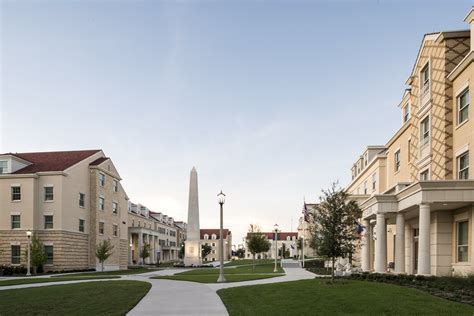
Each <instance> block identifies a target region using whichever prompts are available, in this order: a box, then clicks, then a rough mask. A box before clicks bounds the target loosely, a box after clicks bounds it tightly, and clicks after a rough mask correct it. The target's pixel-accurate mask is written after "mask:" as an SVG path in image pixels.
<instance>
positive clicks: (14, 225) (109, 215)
mask: <svg viewBox="0 0 474 316" xmlns="http://www.w3.org/2000/svg"><path fill="white" fill-rule="evenodd" d="M0 169H1V172H0V264H13V265H16V264H26V260H25V256H24V255H23V254H24V252H25V249H26V247H27V236H26V232H27V231H28V230H31V231H32V232H33V233H35V234H37V236H38V238H39V239H40V240H41V241H42V242H43V244H44V245H45V250H46V252H47V255H48V260H47V262H46V265H45V269H46V270H55V271H59V270H70V269H89V268H96V267H98V266H99V262H98V261H97V259H96V257H95V248H96V245H97V244H98V243H100V242H101V241H102V240H104V239H110V240H111V242H112V245H113V246H114V251H113V254H112V256H111V257H110V258H109V259H108V260H107V261H106V264H105V267H106V268H107V269H121V268H126V267H127V252H126V249H127V224H126V222H127V195H126V194H125V192H124V190H123V188H122V186H121V184H120V180H121V178H120V175H119V174H118V172H117V170H116V169H115V166H114V164H113V163H112V161H111V160H110V159H109V158H108V157H106V156H105V155H104V153H103V152H102V150H85V151H68V152H46V153H15V154H13V153H8V154H3V155H0Z"/></svg>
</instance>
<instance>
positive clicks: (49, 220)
mask: <svg viewBox="0 0 474 316" xmlns="http://www.w3.org/2000/svg"><path fill="white" fill-rule="evenodd" d="M44 229H53V215H45V216H44Z"/></svg>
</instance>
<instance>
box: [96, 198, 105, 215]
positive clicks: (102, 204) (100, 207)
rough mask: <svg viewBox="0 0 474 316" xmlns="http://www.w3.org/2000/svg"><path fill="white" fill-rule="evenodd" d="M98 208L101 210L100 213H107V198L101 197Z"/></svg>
mask: <svg viewBox="0 0 474 316" xmlns="http://www.w3.org/2000/svg"><path fill="white" fill-rule="evenodd" d="M101 201H102V203H101ZM97 208H98V209H99V211H105V198H104V197H102V196H99V200H98V205H97Z"/></svg>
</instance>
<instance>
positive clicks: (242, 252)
mask: <svg viewBox="0 0 474 316" xmlns="http://www.w3.org/2000/svg"><path fill="white" fill-rule="evenodd" d="M236 255H237V258H239V259H243V258H245V249H244V248H239V249H237V251H236Z"/></svg>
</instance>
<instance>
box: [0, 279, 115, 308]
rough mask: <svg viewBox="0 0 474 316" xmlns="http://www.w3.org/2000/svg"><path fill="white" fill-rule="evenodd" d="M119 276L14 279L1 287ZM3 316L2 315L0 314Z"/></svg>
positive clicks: (0, 282)
mask: <svg viewBox="0 0 474 316" xmlns="http://www.w3.org/2000/svg"><path fill="white" fill-rule="evenodd" d="M118 278H119V276H96V275H89V276H77V277H76V276H62V277H60V276H58V277H54V278H21V279H17V278H12V279H8V280H0V286H8V285H21V284H31V283H47V282H61V281H78V280H97V279H118ZM0 315H1V313H0Z"/></svg>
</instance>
